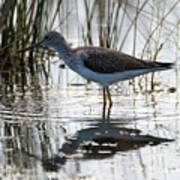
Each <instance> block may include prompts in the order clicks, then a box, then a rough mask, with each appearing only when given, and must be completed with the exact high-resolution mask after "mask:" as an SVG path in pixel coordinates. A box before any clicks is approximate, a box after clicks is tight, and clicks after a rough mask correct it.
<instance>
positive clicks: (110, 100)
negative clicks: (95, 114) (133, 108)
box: [106, 88, 113, 108]
mask: <svg viewBox="0 0 180 180" xmlns="http://www.w3.org/2000/svg"><path fill="white" fill-rule="evenodd" d="M106 91H107V95H108V99H109V108H111V107H112V104H113V103H112V99H111V93H110V92H109V89H108V88H107V89H106Z"/></svg>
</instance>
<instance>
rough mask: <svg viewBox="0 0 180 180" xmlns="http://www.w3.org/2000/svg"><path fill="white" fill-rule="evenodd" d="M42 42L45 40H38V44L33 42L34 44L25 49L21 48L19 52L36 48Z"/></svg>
mask: <svg viewBox="0 0 180 180" xmlns="http://www.w3.org/2000/svg"><path fill="white" fill-rule="evenodd" d="M42 42H43V41H40V42H38V43H36V44H33V45H32V46H30V47H27V48H25V49H21V50H19V51H18V53H22V52H25V51H28V50H31V49H33V48H35V47H37V46H40V45H41V43H42Z"/></svg>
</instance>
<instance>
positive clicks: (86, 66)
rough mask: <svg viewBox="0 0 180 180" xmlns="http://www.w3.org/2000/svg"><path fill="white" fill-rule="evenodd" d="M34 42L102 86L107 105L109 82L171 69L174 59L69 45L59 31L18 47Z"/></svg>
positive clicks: (109, 98)
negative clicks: (158, 59) (164, 60)
mask: <svg viewBox="0 0 180 180" xmlns="http://www.w3.org/2000/svg"><path fill="white" fill-rule="evenodd" d="M37 45H44V46H48V47H51V48H53V49H54V50H55V51H57V52H58V53H59V56H60V57H61V58H62V60H63V61H64V63H65V64H66V65H67V66H68V67H69V68H70V69H71V70H73V71H75V72H76V73H78V74H79V75H81V76H82V77H84V78H85V79H87V80H90V81H94V82H97V83H99V84H101V85H102V87H103V104H104V107H105V106H106V93H107V97H108V100H109V107H111V106H112V100H111V94H110V92H109V86H110V85H111V84H113V83H116V82H118V81H122V80H127V79H131V78H134V77H135V76H139V75H142V74H146V73H149V72H156V71H163V70H167V69H170V68H171V67H172V66H173V63H162V62H148V61H144V60H142V59H137V58H135V57H132V56H129V55H127V54H124V53H121V52H118V51H115V50H112V49H108V48H103V47H78V48H74V49H73V48H71V47H70V46H69V45H68V44H67V42H66V40H65V39H64V37H63V36H62V35H61V34H60V33H58V32H55V31H53V32H49V33H47V34H46V35H45V36H44V38H43V39H42V41H40V42H39V43H37V44H35V45H33V46H31V47H29V48H26V49H23V50H21V52H22V51H26V50H29V49H31V48H34V47H36V46H37Z"/></svg>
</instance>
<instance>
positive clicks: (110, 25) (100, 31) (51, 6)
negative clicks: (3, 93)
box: [0, 0, 179, 91]
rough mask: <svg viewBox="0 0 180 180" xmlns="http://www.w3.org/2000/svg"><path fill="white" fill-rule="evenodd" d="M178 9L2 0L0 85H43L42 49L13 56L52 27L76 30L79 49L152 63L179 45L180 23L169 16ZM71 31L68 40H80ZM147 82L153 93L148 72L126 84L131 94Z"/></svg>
mask: <svg viewBox="0 0 180 180" xmlns="http://www.w3.org/2000/svg"><path fill="white" fill-rule="evenodd" d="M77 7H78V8H77ZM178 7H179V1H178V0H176V1H173V0H170V1H155V0H151V1H148V0H143V1H140V0H135V1H130V0H118V1H117V0H102V1H98V0H81V1H80V0H78V1H76V2H74V1H73V0H66V1H62V0H57V1H43V0H22V1H18V0H2V1H1V4H0V25H1V26H0V27H1V28H0V34H1V39H0V42H1V48H0V72H1V73H0V80H1V82H2V83H0V87H1V86H2V85H1V84H7V85H8V86H7V87H8V88H9V87H11V88H10V89H12V90H13V87H14V85H15V86H16V85H21V87H25V86H27V85H28V83H29V84H30V82H36V83H39V84H41V82H40V81H41V80H42V79H43V80H45V81H46V82H47V83H48V77H49V74H50V73H51V69H50V61H49V58H50V56H51V55H53V53H52V52H51V51H49V50H48V49H42V48H41V49H38V48H36V50H32V51H29V52H26V53H23V54H17V50H19V49H22V48H24V47H27V46H29V45H31V44H34V43H36V42H37V41H39V40H40V39H41V37H42V36H43V35H44V33H45V32H47V31H49V30H51V29H54V27H60V29H61V30H62V29H65V31H64V32H69V30H71V29H78V31H77V32H78V33H79V30H80V31H81V32H80V33H79V34H81V35H82V36H81V42H83V44H84V45H99V46H104V47H108V48H113V49H116V50H119V51H123V52H127V53H129V54H131V55H133V56H136V57H140V58H144V59H148V60H152V61H156V60H157V59H159V57H160V56H161V52H163V51H164V50H166V48H167V44H168V43H169V42H171V44H172V46H173V47H177V46H178V40H177V38H174V39H173V37H177V34H178V32H179V30H178V29H179V20H178V17H177V20H176V19H175V18H174V19H173V20H172V21H171V19H170V18H169V17H171V16H173V15H174V14H178V13H176V12H178ZM67 9H68V10H67ZM75 16H76V17H75ZM77 16H78V17H77ZM69 17H70V18H69ZM77 19H78V20H79V21H77V22H76V23H74V21H76V20H77ZM79 22H81V23H79ZM73 25H74V26H73ZM71 26H73V27H71ZM67 28H68V29H67ZM73 33H74V34H73V37H75V38H77V37H78V38H80V36H79V34H75V32H74V31H73ZM66 35H67V33H66ZM71 37H72V35H71ZM76 46H77V44H76ZM34 78H36V81H34ZM149 79H151V87H150V88H151V90H153V89H154V84H155V83H154V75H153V74H152V76H150V78H149V76H148V78H147V76H142V77H140V78H138V79H137V80H136V81H134V80H133V81H130V83H129V85H130V87H132V89H133V90H134V91H136V90H137V89H141V90H147V89H148V84H149V83H148V81H149ZM144 85H145V86H144Z"/></svg>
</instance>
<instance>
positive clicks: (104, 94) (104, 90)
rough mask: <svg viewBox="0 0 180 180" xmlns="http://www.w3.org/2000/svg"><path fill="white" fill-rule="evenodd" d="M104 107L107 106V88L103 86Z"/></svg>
mask: <svg viewBox="0 0 180 180" xmlns="http://www.w3.org/2000/svg"><path fill="white" fill-rule="evenodd" d="M103 107H106V89H105V88H103Z"/></svg>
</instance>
